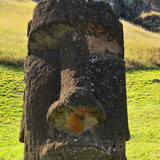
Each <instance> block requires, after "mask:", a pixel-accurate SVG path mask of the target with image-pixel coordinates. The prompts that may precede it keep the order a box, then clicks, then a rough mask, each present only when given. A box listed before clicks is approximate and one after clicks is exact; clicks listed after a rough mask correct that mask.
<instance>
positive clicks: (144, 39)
mask: <svg viewBox="0 0 160 160" xmlns="http://www.w3.org/2000/svg"><path fill="white" fill-rule="evenodd" d="M19 1H23V2H18V0H17V1H16V0H0V35H1V36H0V46H1V47H0V64H1V65H0V160H2V159H3V160H12V159H14V160H21V159H23V144H21V143H20V142H19V141H18V134H19V128H20V121H21V117H22V103H23V89H24V80H23V77H24V74H23V67H21V66H22V65H23V61H24V59H25V56H26V55H27V37H26V28H27V22H28V21H29V20H30V19H31V15H32V11H33V8H34V6H35V3H33V2H29V1H27V0H19ZM122 23H123V26H124V42H125V60H126V66H127V68H130V69H132V70H128V71H127V72H126V80H127V100H128V116H129V126H130V132H131V139H130V141H128V142H127V147H126V149H127V157H128V160H159V159H160V122H159V118H160V98H159V97H160V83H153V81H152V80H153V79H154V78H157V79H160V70H158V69H153V68H158V67H160V34H155V33H152V32H148V31H145V30H144V29H142V28H140V27H137V26H135V25H133V24H130V23H128V22H126V21H124V20H122ZM2 64H10V65H12V66H14V67H12V66H8V65H2ZM16 66H20V67H16ZM133 68H134V69H133ZM138 68H141V69H139V70H135V69H138ZM147 68H150V69H147ZM151 68H152V69H151ZM142 69H143V70H142Z"/></svg>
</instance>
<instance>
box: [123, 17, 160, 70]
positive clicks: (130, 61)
mask: <svg viewBox="0 0 160 160" xmlns="http://www.w3.org/2000/svg"><path fill="white" fill-rule="evenodd" d="M121 22H122V23H123V28H124V46H125V61H126V67H127V68H130V69H132V68H158V67H160V34H158V33H153V32H149V31H146V30H145V29H143V28H141V27H138V26H136V25H133V24H131V23H129V22H127V21H124V20H121Z"/></svg>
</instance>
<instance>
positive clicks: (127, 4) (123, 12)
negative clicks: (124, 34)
mask: <svg viewBox="0 0 160 160" xmlns="http://www.w3.org/2000/svg"><path fill="white" fill-rule="evenodd" d="M106 1H107V2H109V3H110V4H111V6H113V7H114V8H115V9H116V10H117V13H118V15H119V17H121V18H124V19H126V20H129V21H133V20H134V19H135V18H137V17H138V16H139V15H140V14H141V13H142V12H146V11H149V10H150V9H151V6H150V5H149V4H148V3H146V2H144V1H143V0H106Z"/></svg>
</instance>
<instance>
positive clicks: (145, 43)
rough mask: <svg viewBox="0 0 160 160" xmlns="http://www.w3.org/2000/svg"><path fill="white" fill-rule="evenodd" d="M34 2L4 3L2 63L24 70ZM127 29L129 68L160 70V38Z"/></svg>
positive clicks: (1, 11)
mask: <svg viewBox="0 0 160 160" xmlns="http://www.w3.org/2000/svg"><path fill="white" fill-rule="evenodd" d="M35 5H36V3H34V2H30V1H28V2H27V0H26V2H17V1H14V0H3V1H1V3H0V35H1V36H0V46H1V48H0V63H1V64H11V65H14V66H22V65H23V62H24V59H25V57H26V55H27V36H26V34H27V23H28V21H29V20H30V19H31V18H32V13H33V8H34V6H35ZM121 22H122V23H123V26H124V42H125V60H126V67H127V68H129V69H133V68H157V67H160V34H156V33H152V32H148V31H146V30H144V29H142V28H141V27H138V26H135V25H133V24H131V23H129V22H127V21H124V20H121Z"/></svg>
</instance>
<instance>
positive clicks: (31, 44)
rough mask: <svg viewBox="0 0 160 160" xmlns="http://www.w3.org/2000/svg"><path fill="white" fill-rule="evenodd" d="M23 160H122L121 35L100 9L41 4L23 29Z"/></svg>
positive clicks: (108, 11) (109, 13) (125, 134)
mask: <svg viewBox="0 0 160 160" xmlns="http://www.w3.org/2000/svg"><path fill="white" fill-rule="evenodd" d="M28 36H29V41H28V56H27V58H26V62H25V94H24V111H23V119H22V125H21V131H20V141H21V142H24V143H25V149H24V159H29V160H30V159H36V160H38V159H41V160H50V159H54V160H62V159H63V160H70V159H75V160H81V159H84V160H88V159H91V160H97V159H98V160H125V159H126V156H125V141H126V140H129V130H128V120H127V104H126V86H125V62H124V48H123V30H122V25H121V23H120V22H119V20H118V17H117V15H116V13H115V12H114V11H113V10H112V8H111V7H110V6H109V5H108V4H106V3H103V2H93V1H91V0H90V1H87V2H86V1H84V0H79V1H76V3H75V1H71V0H68V1H65V0H60V1H54V0H48V1H46V0H45V1H41V2H40V3H39V4H38V5H37V6H36V8H35V10H34V15H33V19H32V21H30V23H29V26H28Z"/></svg>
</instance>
